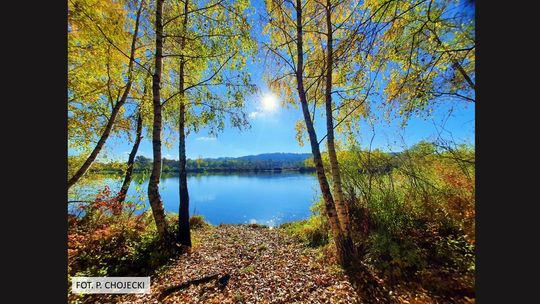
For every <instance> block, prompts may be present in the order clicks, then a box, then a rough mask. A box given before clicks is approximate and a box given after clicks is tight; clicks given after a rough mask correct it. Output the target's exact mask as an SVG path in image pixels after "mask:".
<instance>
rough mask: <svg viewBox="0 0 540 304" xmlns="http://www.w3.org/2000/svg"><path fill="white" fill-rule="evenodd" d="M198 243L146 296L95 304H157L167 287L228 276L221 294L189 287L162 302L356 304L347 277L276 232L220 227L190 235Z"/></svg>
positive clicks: (105, 299) (114, 297) (155, 280)
mask: <svg viewBox="0 0 540 304" xmlns="http://www.w3.org/2000/svg"><path fill="white" fill-rule="evenodd" d="M193 234H194V238H195V239H197V240H198V241H197V243H196V244H195V246H194V247H193V249H192V251H191V252H190V253H185V254H182V255H180V256H179V257H178V258H177V259H176V260H174V261H173V262H172V263H171V264H170V265H168V266H167V267H165V269H164V270H163V271H161V272H159V273H158V274H156V275H155V276H153V277H152V278H151V282H152V286H151V288H152V293H151V294H148V295H103V296H100V297H97V298H94V300H96V299H98V301H100V300H103V302H116V303H159V301H158V297H159V294H160V292H161V291H162V290H164V289H165V288H166V287H168V286H171V285H175V284H181V283H183V282H186V281H189V280H193V279H196V278H199V277H204V276H206V275H209V274H213V273H219V274H226V273H229V274H230V280H229V282H228V285H227V286H226V288H224V289H223V290H220V289H219V288H217V287H216V285H215V283H206V284H199V285H192V286H189V287H188V288H185V289H182V290H180V291H178V292H175V293H173V294H170V295H169V296H168V297H167V298H165V299H164V300H163V302H162V303H246V304H247V303H269V304H270V303H359V302H358V301H357V296H356V293H355V291H354V289H353V287H352V286H351V284H350V283H349V281H348V280H347V278H346V277H345V276H344V275H342V274H339V273H336V272H335V271H331V269H332V265H327V264H325V263H321V260H320V258H319V257H318V254H317V252H316V251H315V250H306V248H305V247H304V246H303V245H302V244H300V243H297V242H295V241H293V240H292V239H291V238H290V236H288V235H286V234H284V233H283V232H282V231H280V230H279V229H266V228H258V227H249V226H245V225H220V226H217V227H204V228H202V229H197V230H194V231H193Z"/></svg>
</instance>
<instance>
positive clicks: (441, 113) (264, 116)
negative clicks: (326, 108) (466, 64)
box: [101, 0, 475, 160]
mask: <svg viewBox="0 0 540 304" xmlns="http://www.w3.org/2000/svg"><path fill="white" fill-rule="evenodd" d="M252 3H253V5H254V8H255V10H256V12H255V15H254V17H253V18H254V19H253V21H254V22H252V24H253V26H254V27H253V33H261V32H262V29H261V28H260V24H259V21H258V17H257V14H258V13H262V12H264V4H263V0H254V1H253V2H252ZM257 38H258V39H260V38H261V37H257ZM248 65H249V66H248V69H249V71H250V73H251V77H252V81H253V82H254V83H255V84H256V85H257V86H258V87H259V89H260V93H258V94H255V95H253V96H251V97H250V98H248V100H247V101H246V103H247V108H246V111H247V113H252V114H251V115H250V123H251V128H250V129H247V130H244V131H239V130H237V129H232V128H226V129H225V130H224V132H222V133H220V134H218V137H210V136H209V135H208V133H207V131H206V130H204V129H203V130H201V131H200V132H198V133H191V134H189V136H188V138H187V141H186V152H187V157H188V158H197V157H203V158H215V157H222V156H226V157H237V156H243V155H250V154H260V153H270V152H294V153H310V152H311V150H310V147H309V143H308V142H307V141H306V145H304V147H301V146H300V145H299V144H298V142H297V141H296V139H295V130H294V126H295V123H296V121H297V120H299V119H303V117H302V113H301V110H300V109H295V108H290V107H289V108H283V107H281V106H279V107H277V108H276V109H274V110H273V111H265V110H263V109H261V108H262V103H261V101H262V98H263V96H264V95H266V94H267V93H268V92H269V90H268V88H267V86H266V84H265V82H264V80H263V72H264V67H263V63H262V62H253V63H248ZM451 108H452V112H451V113H450V112H449V111H450V109H451ZM319 112H321V111H319ZM253 113H257V114H253ZM449 113H450V114H449ZM376 114H377V115H378V116H382V115H383V113H382V112H379V113H377V112H376ZM399 123H400V121H398V120H395V121H393V122H390V123H388V122H378V123H376V124H375V136H374V137H373V148H380V149H383V150H385V151H400V150H402V149H403V148H404V147H405V146H410V145H413V144H415V143H416V142H418V141H420V140H422V139H426V140H434V139H436V138H437V136H438V134H439V132H441V131H442V136H443V137H444V138H447V139H449V138H453V139H454V141H456V142H458V143H468V144H474V132H475V129H474V125H475V113H474V104H473V103H466V102H454V103H450V102H449V103H446V104H445V103H442V104H441V106H439V107H437V108H436V110H435V111H434V113H433V115H432V117H431V118H429V119H426V120H424V119H418V118H413V119H411V121H410V122H409V124H408V125H407V127H405V128H403V129H402V128H400V125H399ZM442 127H444V129H443V128H442ZM316 129H317V133H318V137H319V139H320V138H322V137H323V136H324V135H325V134H326V132H325V130H324V129H325V126H324V121H323V119H321V118H319V119H318V123H316ZM372 135H373V133H372V131H371V127H369V125H368V124H367V123H366V122H361V131H360V136H359V140H360V142H361V143H362V144H363V145H364V146H365V147H367V146H368V145H369V143H370V140H371V137H372ZM131 144H132V143H130V142H128V141H127V140H126V137H125V136H121V137H112V138H109V140H108V142H107V144H106V146H105V149H106V151H104V152H105V153H103V155H102V156H101V158H104V157H106V158H108V159H111V158H112V159H118V160H122V159H126V160H127V156H128V154H129V151H130V150H131ZM322 147H324V143H323V145H322ZM162 154H163V156H164V157H166V158H173V159H178V140H174V141H173V142H172V147H170V148H169V147H167V146H165V145H163V151H162ZM138 155H144V156H146V157H150V158H151V157H152V144H151V139H150V138H149V136H148V133H147V134H146V136H145V138H144V139H143V141H142V142H141V145H140V147H139V152H138Z"/></svg>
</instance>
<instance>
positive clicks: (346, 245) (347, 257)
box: [296, 0, 353, 266]
mask: <svg viewBox="0 0 540 304" xmlns="http://www.w3.org/2000/svg"><path fill="white" fill-rule="evenodd" d="M296 34H297V37H296V38H297V40H296V46H297V65H298V66H297V70H296V82H297V89H298V96H299V98H300V103H301V105H302V113H303V115H304V121H305V123H306V128H307V132H308V135H309V142H310V145H311V152H312V154H313V161H314V163H315V169H316V172H317V179H318V181H319V185H320V188H321V193H322V196H323V199H324V205H325V210H326V215H327V216H328V221H329V223H330V229H331V232H332V235H333V237H334V242H335V245H336V251H337V258H338V261H339V263H340V264H341V265H343V266H348V265H349V264H350V263H351V260H352V252H353V250H352V243H351V242H350V238H349V239H348V240H349V241H347V239H346V238H344V235H343V233H342V231H341V227H340V223H339V219H338V217H337V214H336V208H335V206H334V200H333V198H332V193H331V192H330V186H329V184H328V180H327V179H326V175H325V173H324V165H323V162H322V157H321V152H320V149H319V143H318V141H317V134H316V133H315V128H314V126H313V121H312V120H311V115H310V113H309V107H308V103H307V98H306V91H305V89H304V80H303V69H304V58H303V57H304V50H303V41H302V40H303V29H302V1H301V0H296Z"/></svg>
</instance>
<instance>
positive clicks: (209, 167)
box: [134, 153, 314, 172]
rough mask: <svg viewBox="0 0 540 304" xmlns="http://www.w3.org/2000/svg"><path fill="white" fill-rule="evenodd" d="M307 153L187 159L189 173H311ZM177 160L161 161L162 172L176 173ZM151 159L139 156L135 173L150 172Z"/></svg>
mask: <svg viewBox="0 0 540 304" xmlns="http://www.w3.org/2000/svg"><path fill="white" fill-rule="evenodd" d="M310 156H311V154H309V153H264V154H258V155H246V156H240V157H220V158H203V159H188V160H187V164H186V168H187V170H188V171H189V172H225V171H313V170H314V168H313V167H312V166H310V165H306V163H305V161H306V160H307V159H308V158H309V157H310ZM178 165H179V164H178V160H175V159H167V158H164V159H163V169H162V170H163V172H178ZM151 166H152V159H150V158H148V157H145V156H142V155H139V156H137V157H136V159H135V166H134V170H135V171H144V170H150V169H151Z"/></svg>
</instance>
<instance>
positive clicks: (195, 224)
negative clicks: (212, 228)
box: [189, 215, 209, 229]
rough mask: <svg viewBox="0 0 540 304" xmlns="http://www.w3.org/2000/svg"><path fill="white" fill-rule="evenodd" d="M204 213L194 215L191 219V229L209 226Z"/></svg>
mask: <svg viewBox="0 0 540 304" xmlns="http://www.w3.org/2000/svg"><path fill="white" fill-rule="evenodd" d="M208 225H209V224H208V223H207V222H206V221H205V220H204V217H203V216H202V215H194V216H192V217H191V218H190V219H189V227H190V228H191V229H199V228H203V227H206V226H208Z"/></svg>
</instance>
